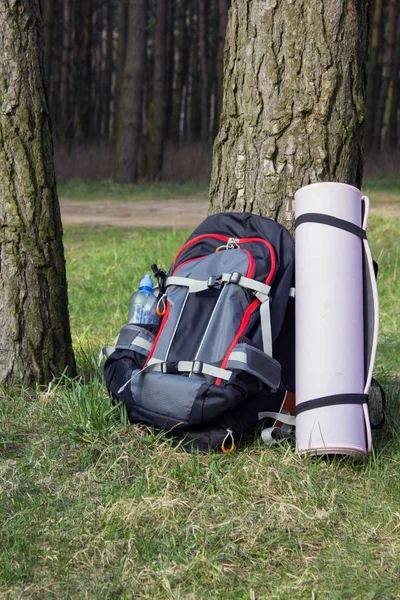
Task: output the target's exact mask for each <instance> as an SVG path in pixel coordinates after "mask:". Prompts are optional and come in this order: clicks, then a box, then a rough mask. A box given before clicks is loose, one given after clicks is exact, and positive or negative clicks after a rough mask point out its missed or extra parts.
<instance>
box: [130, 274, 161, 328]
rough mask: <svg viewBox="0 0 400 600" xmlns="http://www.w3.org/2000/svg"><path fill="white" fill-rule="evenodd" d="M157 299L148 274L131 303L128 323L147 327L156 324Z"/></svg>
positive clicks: (133, 295)
mask: <svg viewBox="0 0 400 600" xmlns="http://www.w3.org/2000/svg"><path fill="white" fill-rule="evenodd" d="M156 305H157V297H156V296H155V294H154V293H153V281H152V279H151V277H150V275H149V274H148V273H146V275H145V276H144V277H143V279H142V281H141V282H140V284H139V289H138V291H137V292H135V293H134V294H132V297H131V300H130V302H129V313H128V323H138V324H142V325H146V324H149V323H153V322H154V317H155V315H156Z"/></svg>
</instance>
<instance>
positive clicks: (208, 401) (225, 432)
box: [104, 212, 294, 451]
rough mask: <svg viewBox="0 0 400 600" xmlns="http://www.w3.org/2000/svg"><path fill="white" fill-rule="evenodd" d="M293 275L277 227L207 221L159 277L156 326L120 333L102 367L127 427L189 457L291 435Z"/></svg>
mask: <svg viewBox="0 0 400 600" xmlns="http://www.w3.org/2000/svg"><path fill="white" fill-rule="evenodd" d="M293 267H294V242H293V240H292V238H291V236H290V234H289V232H288V231H287V230H286V229H285V228H284V227H283V226H282V225H280V224H278V223H277V222H275V221H273V220H271V219H268V218H265V217H261V216H257V215H254V214H250V213H228V212H227V213H220V214H215V215H211V216H209V217H207V218H206V219H205V220H204V221H203V222H202V223H201V224H200V225H199V226H198V227H197V228H196V229H195V231H194V232H193V233H192V235H191V236H190V237H189V238H188V240H187V241H186V243H185V244H184V245H183V246H182V247H181V248H180V250H179V251H178V253H177V255H176V257H175V260H174V262H173V264H172V266H171V268H170V270H169V272H168V273H167V274H165V272H160V271H159V270H156V272H157V275H158V277H159V296H158V297H159V301H158V306H157V312H158V315H159V316H158V317H157V319H156V322H155V323H154V324H152V325H137V324H127V325H125V327H123V328H122V330H121V332H120V334H119V336H118V338H117V341H116V346H115V349H113V351H112V352H111V354H110V355H109V356H108V358H107V360H106V363H105V365H104V376H105V381H106V385H107V387H108V390H109V391H110V392H111V394H112V395H113V396H114V397H115V398H116V399H119V400H121V401H122V402H124V404H125V405H126V408H127V414H128V417H129V420H130V421H131V422H133V423H144V424H147V425H150V426H153V427H155V428H156V429H158V430H163V431H165V432H166V433H167V435H171V436H172V437H173V438H174V440H175V441H176V442H179V443H180V444H181V445H182V446H183V447H184V448H185V449H188V450H191V449H195V450H200V451H207V450H210V449H215V448H219V447H221V448H222V450H223V451H232V450H233V448H234V446H235V444H236V443H237V442H238V441H239V439H247V438H253V437H254V433H255V431H256V430H258V429H260V430H261V429H262V428H263V427H264V433H263V439H264V440H265V441H267V439H268V440H269V439H270V440H273V438H274V436H278V437H281V436H285V435H288V432H290V428H291V423H292V419H293V418H292V417H290V416H289V417H287V416H286V415H287V413H289V412H290V413H292V412H293V408H294V402H293V395H292V394H290V393H289V392H290V391H291V390H292V391H293V389H294V308H293V302H292V301H291V300H290V297H291V290H292V278H293ZM290 404H291V408H289V409H287V406H289V405H290ZM277 425H280V426H281V427H279V428H277ZM277 432H278V433H277ZM228 440H229V442H228Z"/></svg>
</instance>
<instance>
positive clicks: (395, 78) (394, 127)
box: [388, 9, 400, 150]
mask: <svg viewBox="0 0 400 600" xmlns="http://www.w3.org/2000/svg"><path fill="white" fill-rule="evenodd" d="M397 13H398V14H397V35H396V47H395V49H394V53H395V54H394V60H393V73H392V93H391V103H390V109H389V132H388V141H389V147H390V148H391V149H392V150H394V149H395V148H397V146H398V144H399V135H398V131H399V125H398V118H397V116H398V112H399V98H400V11H399V10H398V9H397Z"/></svg>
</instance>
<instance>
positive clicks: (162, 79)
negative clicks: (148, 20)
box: [150, 0, 168, 179]
mask: <svg viewBox="0 0 400 600" xmlns="http://www.w3.org/2000/svg"><path fill="white" fill-rule="evenodd" d="M167 7H168V4H167V2H166V0H156V15H155V17H156V24H155V28H154V72H153V123H152V136H151V138H152V141H151V159H150V177H151V178H152V179H159V178H160V177H161V173H162V165H163V155H164V137H165V129H166V127H165V124H166V108H167V90H166V66H167V60H166V58H167V56H166V39H167V36H166V34H167V28H166V23H167Z"/></svg>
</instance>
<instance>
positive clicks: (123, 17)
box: [113, 0, 129, 146]
mask: <svg viewBox="0 0 400 600" xmlns="http://www.w3.org/2000/svg"><path fill="white" fill-rule="evenodd" d="M128 16H129V2H128V0H119V2H118V17H117V31H118V40H117V64H116V67H115V92H114V118H113V142H114V143H113V145H114V146H116V140H117V132H118V115H119V101H120V96H121V88H122V82H123V73H124V68H125V58H126V46H127V40H128Z"/></svg>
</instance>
